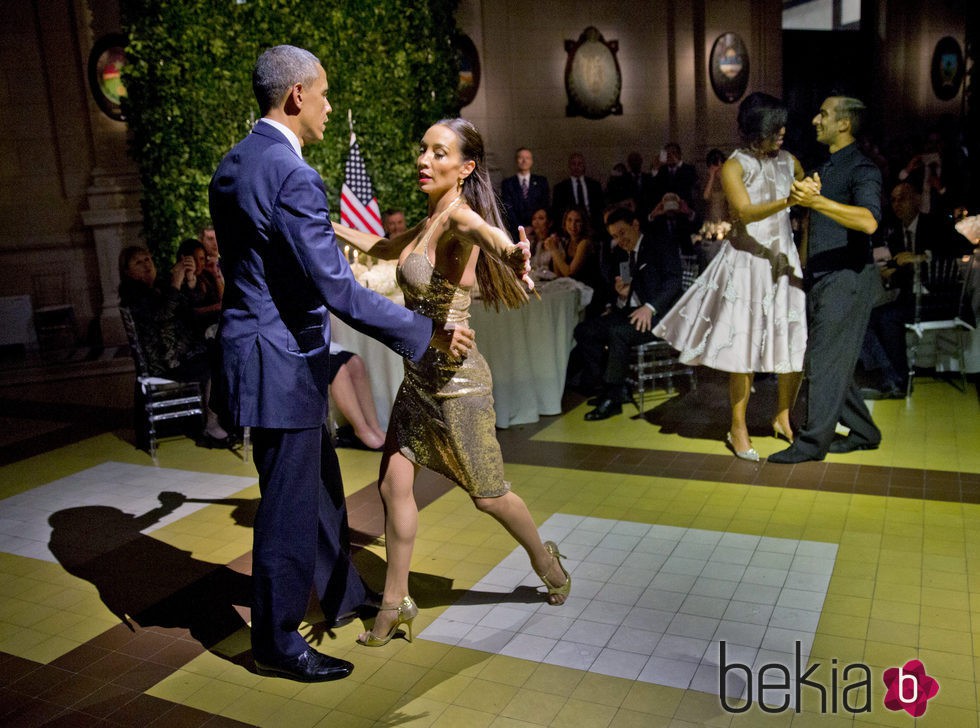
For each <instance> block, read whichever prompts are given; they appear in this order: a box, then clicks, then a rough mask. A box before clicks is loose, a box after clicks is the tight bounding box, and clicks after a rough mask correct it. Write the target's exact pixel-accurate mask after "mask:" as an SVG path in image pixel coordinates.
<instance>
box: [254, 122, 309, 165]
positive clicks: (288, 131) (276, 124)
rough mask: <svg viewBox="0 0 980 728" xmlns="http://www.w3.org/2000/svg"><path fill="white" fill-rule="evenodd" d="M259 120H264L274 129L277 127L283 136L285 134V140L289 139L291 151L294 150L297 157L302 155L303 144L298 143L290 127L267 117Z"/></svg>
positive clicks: (297, 138)
mask: <svg viewBox="0 0 980 728" xmlns="http://www.w3.org/2000/svg"><path fill="white" fill-rule="evenodd" d="M259 121H260V122H263V121H264V122H265V123H266V124H269V125H270V126H272V127H273V128H274V129H278V130H279V131H280V132H282V134H283V136H285V137H286V139H287V141H289V145H290V146H291V147H292V148H293V151H295V152H296V155H297V156H298V157H302V156H303V146H302V145H301V144H300V143H299V137H298V136H296V135H295V134H294V133H293V130H292V129H290V128H289V127H288V126H286V125H285V124H281V123H280V122H278V121H273V120H272V119H269V118H267V117H262V118H261V119H259Z"/></svg>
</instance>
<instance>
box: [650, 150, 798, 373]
mask: <svg viewBox="0 0 980 728" xmlns="http://www.w3.org/2000/svg"><path fill="white" fill-rule="evenodd" d="M732 157H733V158H735V159H737V160H738V161H739V163H740V164H741V165H742V181H743V182H744V184H745V188H746V190H747V191H748V193H749V199H750V200H751V201H752V202H753V203H754V204H758V203H763V202H770V201H772V200H776V199H779V198H781V197H786V196H787V195H788V194H789V190H790V186H791V185H792V183H793V178H794V175H793V172H794V169H793V157H792V155H790V154H789V153H788V152H785V151H783V150H780V151H779V153H778V154H777V155H776V156H775V157H767V158H763V159H760V158H759V157H756V156H755V155H753V154H751V153H749V152H747V151H745V150H742V149H738V150H736V151H735V152H734V153H733V154H732ZM802 278H803V271H802V267H801V265H800V256H799V253H798V252H797V250H796V246H795V245H794V243H793V235H792V230H791V228H790V219H789V210H780V211H779V212H778V213H776V214H775V215H770V216H769V217H767V218H765V219H764V220H759V221H758V222H753V223H749V224H748V225H743V224H741V223H737V222H736V223H735V224H734V226H733V227H732V232H731V235H730V239H729V240H728V241H726V242H725V243H724V245H723V246H722V248H721V250H720V251H719V253H718V255H717V256H715V258H714V259H713V260H712V261H711V263H709V264H708V266H707V268H705V269H704V272H703V273H702V274H701V275H700V276H699V277H698V279H697V280H696V281H695V282H694V284H693V285H691V287H690V288H688V289H687V291H685V292H684V294H683V295H682V296H681V298H680V299H679V300H678V301H677V303H676V304H674V306H673V308H671V310H670V311H668V312H667V314H666V315H665V316H664V317H663V319H661V321H660V323H659V324H657V326H656V328H654V330H653V333H654V334H656V335H657V336H659V337H661V338H662V339H664V340H666V341H667V342H668V343H670V345H671V346H673V347H674V348H675V349H677V350H678V351H679V352H680V359H681V361H683V362H685V363H690V364H700V365H704V366H707V367H711V368H712V369H718V370H720V371H724V372H739V373H748V372H777V373H784V372H799V371H802V370H803V353H804V351H805V350H806V299H805V296H804V293H803V280H802Z"/></svg>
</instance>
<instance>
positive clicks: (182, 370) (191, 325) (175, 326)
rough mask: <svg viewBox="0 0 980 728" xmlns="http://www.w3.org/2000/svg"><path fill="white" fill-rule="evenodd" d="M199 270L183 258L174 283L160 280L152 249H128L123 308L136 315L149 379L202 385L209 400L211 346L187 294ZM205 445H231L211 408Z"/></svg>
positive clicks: (122, 258)
mask: <svg viewBox="0 0 980 728" xmlns="http://www.w3.org/2000/svg"><path fill="white" fill-rule="evenodd" d="M195 242H196V241H195ZM195 269H196V264H195V262H194V260H193V259H191V258H190V257H187V256H185V257H183V258H178V260H177V263H176V265H174V267H173V268H172V269H171V271H170V280H169V281H166V282H163V281H158V280H157V269H156V265H155V264H154V262H153V257H152V256H151V255H150V251H149V250H147V249H146V248H144V247H143V246H141V245H131V246H129V247H127V248H124V249H123V250H122V252H121V253H120V254H119V305H120V306H125V307H126V308H127V309H129V312H130V313H131V314H132V317H133V323H134V325H135V327H136V334H137V336H138V337H139V340H140V344H141V346H142V349H143V354H144V356H145V357H146V362H147V367H148V369H149V373H150V375H151V376H154V377H163V378H165V379H174V380H179V381H198V382H200V383H201V388H202V390H203V391H204V394H205V399H204V401H205V402H207V401H208V400H209V395H210V382H211V369H210V364H209V357H208V350H207V342H206V341H205V339H204V338H203V336H201V335H200V333H199V332H198V330H197V326H196V322H195V319H194V313H193V310H192V308H191V302H190V300H188V298H187V296H186V295H185V292H184V291H185V288H186V287H185V284H186V282H187V279H188V277H191V276H193V275H194V271H195ZM201 444H204V445H206V446H208V447H227V446H229V445H230V444H232V443H231V440H230V438H229V436H228V433H227V432H225V430H224V429H223V428H222V427H221V425H220V423H219V421H218V416H217V414H215V413H214V412H213V411H211V409H210V408H209V409H208V410H207V423H206V426H205V429H204V432H203V433H202V436H201Z"/></svg>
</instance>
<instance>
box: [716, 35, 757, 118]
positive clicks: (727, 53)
mask: <svg viewBox="0 0 980 728" xmlns="http://www.w3.org/2000/svg"><path fill="white" fill-rule="evenodd" d="M708 68H709V71H708V73H709V75H710V76H711V88H712V89H713V90H714V92H715V96H717V97H718V98H719V99H721V100H722V101H724V102H725V103H726V104H733V103H735V102H736V101H738V100H739V99H740V98H742V94H744V93H745V87H746V86H748V83H749V52H748V50H746V48H745V44H744V43H743V42H742V39H741V38H739V37H738V36H737V35H735V34H734V33H723V34H722V35H719V36H718V38H717V39H716V40H715V43H714V45H713V46H711V59H710V61H709V64H708Z"/></svg>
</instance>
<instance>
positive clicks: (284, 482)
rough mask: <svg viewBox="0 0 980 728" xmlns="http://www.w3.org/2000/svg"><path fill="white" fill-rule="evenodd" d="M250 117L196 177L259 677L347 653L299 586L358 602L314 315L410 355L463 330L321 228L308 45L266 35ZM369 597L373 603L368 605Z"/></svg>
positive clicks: (298, 675)
mask: <svg viewBox="0 0 980 728" xmlns="http://www.w3.org/2000/svg"><path fill="white" fill-rule="evenodd" d="M252 88H253V90H254V92H255V97H256V100H257V101H258V103H259V109H260V110H261V112H262V118H261V119H260V120H259V122H258V123H257V124H256V125H255V127H254V128H253V129H252V132H251V133H250V134H249V135H248V136H247V137H245V139H243V140H242V141H241V142H239V143H238V144H237V145H236V146H235V147H234V148H233V149H232V150H231V151H230V152H228V154H227V155H226V156H225V158H224V159H223V160H222V161H221V163H220V165H219V166H218V169H217V171H216V172H215V173H214V177H213V178H212V179H211V186H210V190H209V193H210V204H211V217H212V219H213V221H214V230H215V233H216V234H217V239H218V244H219V245H220V247H221V252H222V255H223V261H222V264H223V270H224V275H225V291H224V298H223V304H224V308H223V310H222V314H221V323H220V329H219V337H220V341H221V354H222V367H221V369H222V375H223V376H222V379H223V384H224V390H225V394H226V396H227V399H228V405H229V408H230V411H231V414H232V415H233V416H234V419H235V424H237V425H239V426H242V427H251V430H252V442H253V444H254V457H255V466H256V469H257V470H258V475H259V490H260V492H261V495H262V498H261V501H260V503H259V509H258V513H257V514H256V517H255V528H254V534H253V538H254V544H253V549H252V656H253V657H254V659H255V667H256V671H257V672H258V673H259V674H260V675H267V676H273V677H285V678H290V679H293V680H299V681H302V682H321V681H324V680H336V679H339V678H343V677H346V676H347V675H349V674H350V672H351V670H352V669H353V665H351V663H349V662H347V661H346V660H339V659H336V658H333V657H328V656H327V655H324V654H321V653H320V652H317V651H316V650H314V649H313V648H312V647H310V646H309V645H307V643H306V641H305V640H304V639H303V637H302V636H301V635H300V633H299V631H298V628H299V626H300V623H301V622H302V621H303V619H304V617H305V615H306V608H307V604H308V602H309V599H310V593H311V591H315V594H316V597H317V598H318V599H319V601H320V606H321V607H322V609H323V613H324V615H325V616H326V618H327V620H328V624H336V623H338V622H341V621H343V620H344V618H345V617H346V616H347V615H350V618H351V619H353V617H354V615H355V613H359V610H360V609H361V608H362V607H364V606H365V605H366V604H367V603H368V602H369V593H368V591H367V589H366V587H365V585H364V582H363V581H362V580H361V577H360V575H359V574H358V573H357V570H356V569H355V568H354V565H353V562H352V561H351V559H350V544H349V540H348V525H347V511H346V507H345V503H344V490H343V484H342V482H341V478H340V468H339V463H338V461H337V455H336V453H335V452H334V449H333V446H332V444H331V442H330V436H329V433H328V432H327V428H326V426H325V424H324V423H325V420H326V416H327V390H328V379H329V376H328V375H329V360H330V347H329V343H330V316H329V314H330V313H333V314H335V315H337V316H338V317H339V318H341V319H343V320H344V321H345V322H347V323H348V324H350V325H351V326H353V327H354V328H356V329H358V330H360V331H362V332H363V333H365V334H367V335H369V336H373V337H375V338H377V339H378V340H379V341H382V342H384V343H385V344H387V345H388V346H389V347H391V348H392V349H393V350H394V351H396V352H398V353H399V354H401V355H402V356H405V357H408V358H411V359H412V360H415V361H417V360H419V359H421V358H422V356H423V355H425V353H426V351H427V349H428V347H429V346H430V345H431V346H434V347H436V348H437V349H439V350H441V351H444V352H446V353H449V351H450V350H451V348H453V347H455V348H456V349H457V350H458V349H459V347H460V346H462V347H463V348H464V349H468V348H469V347H470V346H471V345H472V332H471V331H470V330H469V329H467V328H465V327H463V328H458V329H455V330H454V331H453V330H449V329H447V328H446V327H445V325H443V326H438V327H436V328H435V330H434V327H433V322H432V321H431V320H429V319H428V318H425V317H423V316H420V315H418V314H416V313H413V312H411V311H409V310H408V309H406V308H405V307H404V306H399V305H397V304H395V303H392V302H391V301H389V300H388V299H387V298H384V297H383V296H381V295H379V294H377V293H374V292H373V291H370V290H368V289H366V288H363V287H362V286H361V285H360V284H359V283H358V282H357V281H356V280H354V276H353V275H352V274H351V270H350V265H349V264H348V263H347V260H346V259H345V258H344V255H343V253H342V251H341V250H340V248H339V246H338V245H337V240H336V238H335V237H334V231H333V227H332V226H331V224H330V216H329V211H328V208H327V195H326V191H325V189H324V185H323V180H322V179H321V178H320V175H319V173H318V172H317V171H316V170H315V169H313V168H312V167H311V166H310V165H308V164H307V163H306V162H305V161H303V156H302V150H303V147H304V145H306V144H309V143H314V142H319V141H320V140H322V139H323V127H324V125H325V124H326V122H327V114H328V113H329V112H330V110H331V108H330V103H329V102H328V101H327V75H326V72H325V71H324V70H323V66H322V65H320V61H319V60H318V59H317V58H316V56H314V55H313V54H312V53H310V52H309V51H306V50H303V49H301V48H296V47H293V46H276V47H274V48H270V49H269V50H267V51H265V52H264V53H263V54H262V55H261V56H260V57H259V59H258V62H257V63H256V64H255V69H254V71H253V75H252ZM375 606H377V605H375Z"/></svg>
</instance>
